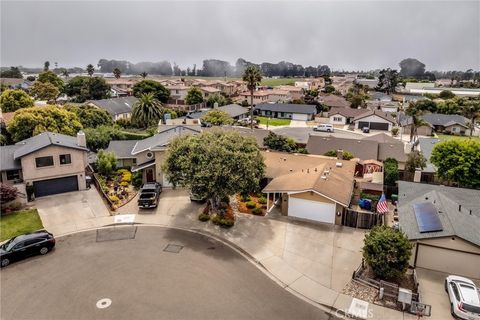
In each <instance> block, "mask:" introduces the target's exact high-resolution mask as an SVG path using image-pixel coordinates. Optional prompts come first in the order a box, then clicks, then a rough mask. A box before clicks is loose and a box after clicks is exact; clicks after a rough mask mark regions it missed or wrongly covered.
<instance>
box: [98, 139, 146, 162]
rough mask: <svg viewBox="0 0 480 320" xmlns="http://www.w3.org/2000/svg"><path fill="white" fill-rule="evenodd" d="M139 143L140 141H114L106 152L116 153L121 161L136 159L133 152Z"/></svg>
mask: <svg viewBox="0 0 480 320" xmlns="http://www.w3.org/2000/svg"><path fill="white" fill-rule="evenodd" d="M138 141H139V140H112V141H110V143H109V144H108V148H107V149H105V151H108V152H113V153H115V155H116V156H117V158H119V159H130V158H134V156H132V150H133V147H135V144H137V142H138Z"/></svg>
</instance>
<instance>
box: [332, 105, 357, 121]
mask: <svg viewBox="0 0 480 320" xmlns="http://www.w3.org/2000/svg"><path fill="white" fill-rule="evenodd" d="M364 113H365V109H354V108H338V107H334V108H332V109H330V111H328V116H329V117H331V116H334V115H336V114H339V115H342V116H344V117H347V118H354V117H356V116H358V115H361V114H364Z"/></svg>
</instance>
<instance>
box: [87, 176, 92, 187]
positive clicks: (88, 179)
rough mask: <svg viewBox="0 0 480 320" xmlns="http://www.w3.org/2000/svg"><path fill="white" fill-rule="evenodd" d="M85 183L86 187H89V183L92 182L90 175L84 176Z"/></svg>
mask: <svg viewBox="0 0 480 320" xmlns="http://www.w3.org/2000/svg"><path fill="white" fill-rule="evenodd" d="M85 184H86V187H87V189H90V185H91V184H92V177H90V176H85Z"/></svg>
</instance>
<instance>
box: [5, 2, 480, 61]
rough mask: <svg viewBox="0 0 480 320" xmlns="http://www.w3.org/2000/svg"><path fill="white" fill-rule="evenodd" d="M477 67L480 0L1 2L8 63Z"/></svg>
mask: <svg viewBox="0 0 480 320" xmlns="http://www.w3.org/2000/svg"><path fill="white" fill-rule="evenodd" d="M239 57H242V58H244V59H246V60H248V61H253V62H256V63H260V62H267V61H268V62H278V61H281V60H287V61H290V62H294V63H299V64H302V65H304V66H307V65H314V66H316V65H319V64H327V65H329V66H330V67H331V68H332V69H339V70H340V69H345V70H368V69H376V68H383V67H396V68H398V62H399V61H401V60H402V59H403V58H408V57H412V58H417V59H419V60H420V61H422V62H423V63H425V64H426V65H427V70H466V69H469V68H473V69H476V70H478V69H479V66H480V1H452V2H449V1H435V2H433V1H423V2H420V1H402V2H392V1H373V2H367V1H348V2H338V1H337V2H326V1H321V2H320V1H318V2H312V1H308V2H299V1H282V2H272V1H240V2H232V1H228V2H227V1H214V2H207V1H195V2H186V1H176V2H173V1H171V2H169V1H150V2H140V1H111V2H109V1H82V2H80V1H78V2H77V1H51V2H50V1H3V0H2V1H1V65H2V66H10V65H23V66H30V67H34V66H36V67H40V66H42V65H43V62H44V61H46V60H49V61H50V62H51V65H52V66H53V63H54V62H58V65H59V66H82V67H84V66H85V65H86V64H88V63H92V64H94V65H96V64H97V62H98V60H99V59H100V58H106V59H117V60H128V61H131V62H140V61H161V60H168V61H171V62H174V61H175V62H176V63H177V64H179V65H180V66H181V67H183V68H186V67H187V66H189V65H190V66H191V65H192V64H193V63H196V64H197V66H200V65H201V62H202V60H203V59H206V58H216V59H221V60H227V61H230V62H231V63H232V64H234V63H235V61H236V59H237V58H239Z"/></svg>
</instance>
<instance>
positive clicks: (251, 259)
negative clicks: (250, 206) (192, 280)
mask: <svg viewBox="0 0 480 320" xmlns="http://www.w3.org/2000/svg"><path fill="white" fill-rule="evenodd" d="M117 226H118V227H129V226H138V227H157V228H158V227H160V228H166V229H174V230H181V231H187V232H191V233H195V234H199V235H203V236H206V237H210V238H212V239H214V240H215V241H218V242H220V243H221V244H224V245H226V246H228V247H229V248H231V249H232V250H234V251H235V252H237V253H238V254H240V255H241V256H242V257H244V258H245V259H246V260H248V261H249V262H250V263H252V264H253V265H254V266H256V267H257V268H258V269H259V270H260V271H261V272H263V274H265V275H266V276H267V277H269V278H270V279H271V280H272V281H274V282H275V283H276V284H277V285H279V286H280V287H282V288H283V289H285V290H286V291H288V292H289V293H291V294H293V295H295V296H296V297H298V298H300V299H302V300H303V301H305V302H307V303H309V304H311V305H313V306H315V307H317V308H319V309H320V310H322V311H323V312H325V313H327V314H329V315H331V316H333V317H336V318H338V315H340V314H341V315H344V313H343V310H339V309H336V308H334V307H333V306H329V305H326V304H323V303H319V302H316V301H314V300H312V299H310V298H308V297H306V296H304V295H303V294H302V293H300V292H298V291H295V290H294V289H292V288H290V287H289V285H287V284H285V283H284V282H282V281H281V280H279V279H278V278H277V277H276V276H275V275H273V274H272V273H271V272H270V271H268V269H267V268H265V266H264V265H263V264H262V263H261V262H260V261H259V260H257V259H256V258H255V257H253V256H252V255H251V254H250V253H248V252H247V251H246V250H244V249H243V248H241V247H240V246H238V245H236V244H234V243H232V242H231V241H229V240H227V239H225V238H222V237H219V236H217V235H215V234H213V233H211V232H208V231H204V230H201V229H190V228H182V227H172V226H167V225H163V224H152V223H140V222H134V223H112V224H107V225H104V226H100V227H95V228H88V229H83V230H76V231H72V232H68V233H64V234H60V235H58V236H55V238H57V239H58V238H63V237H68V236H70V235H73V234H77V233H82V232H88V231H95V230H99V229H104V228H111V227H117ZM335 300H336V299H335Z"/></svg>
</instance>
